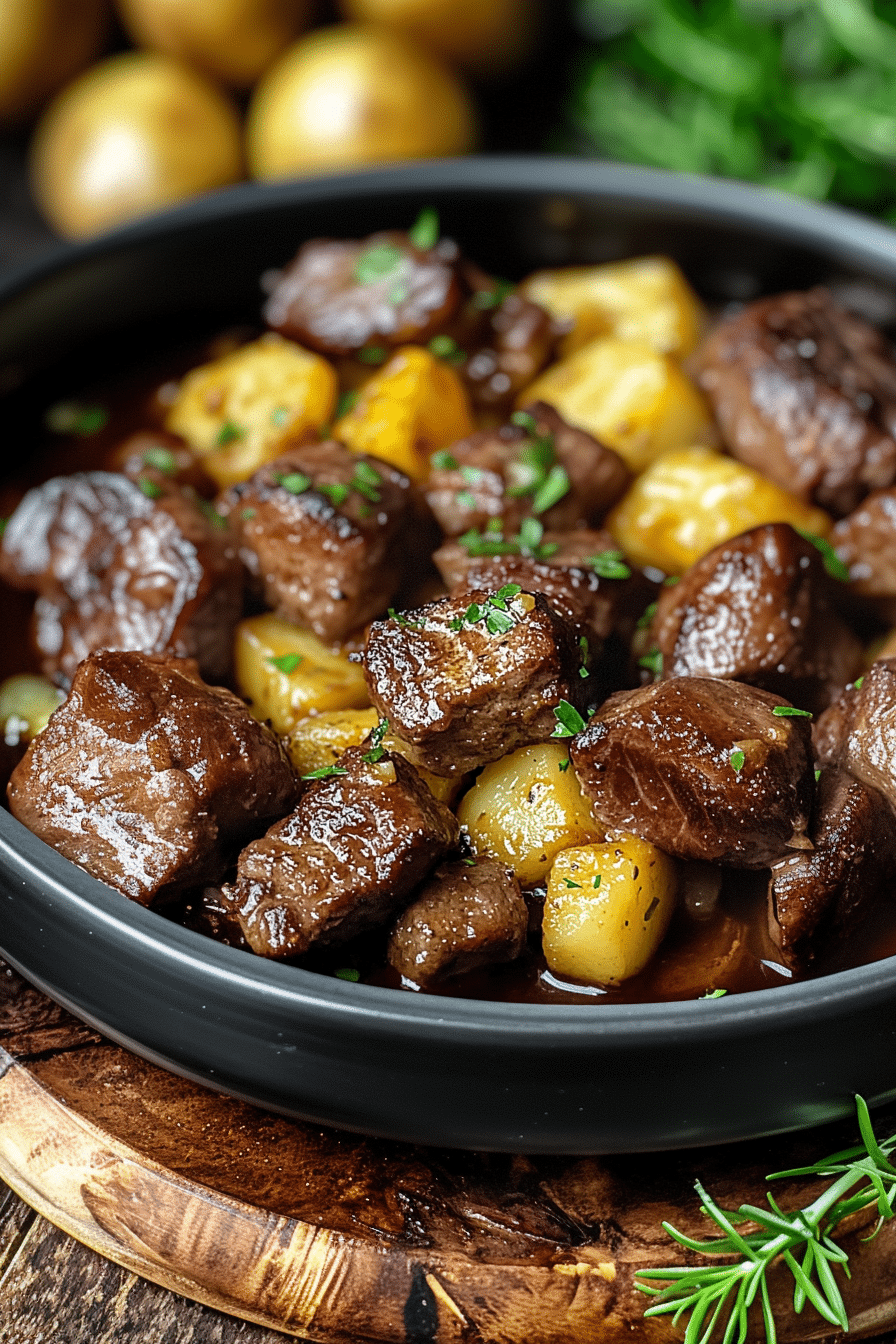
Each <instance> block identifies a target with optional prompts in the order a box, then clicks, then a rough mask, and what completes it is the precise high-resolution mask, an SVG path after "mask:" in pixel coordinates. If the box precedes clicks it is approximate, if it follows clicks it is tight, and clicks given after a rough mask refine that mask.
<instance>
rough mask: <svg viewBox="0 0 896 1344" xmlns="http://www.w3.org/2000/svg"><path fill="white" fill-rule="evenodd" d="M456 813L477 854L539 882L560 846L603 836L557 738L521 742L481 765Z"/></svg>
mask: <svg viewBox="0 0 896 1344" xmlns="http://www.w3.org/2000/svg"><path fill="white" fill-rule="evenodd" d="M457 818H458V821H459V822H460V824H461V826H463V827H464V828H465V829H466V830H467V831H468V833H469V836H470V840H471V841H472V844H473V848H474V849H475V850H476V852H477V854H490V855H491V856H492V858H495V859H498V860H499V861H500V862H501V863H504V864H506V865H507V867H508V868H512V869H513V871H514V872H515V873H516V876H517V878H518V879H519V881H520V882H522V883H523V884H527V883H528V884H531V883H535V882H540V881H542V880H543V878H544V877H545V876H546V875H547V872H548V870H549V868H550V866H551V864H552V863H553V861H554V859H555V858H556V856H557V855H558V854H559V853H560V851H561V850H563V849H568V848H569V846H570V845H577V844H583V843H584V842H585V841H587V840H597V839H602V838H603V835H604V832H603V831H602V829H601V827H600V825H599V824H598V822H597V821H596V819H595V817H594V815H593V814H592V811H591V806H590V804H589V802H588V800H587V799H586V798H585V797H584V795H583V794H582V790H581V789H580V787H579V781H578V779H577V778H576V775H575V771H574V770H573V769H572V767H571V766H570V764H569V753H568V750H567V748H566V746H564V745H563V744H562V743H560V742H541V743H539V744H538V745H537V746H534V747H522V748H521V749H520V750H519V751H514V752H512V753H511V754H510V755H509V756H504V757H502V759H501V760H500V761H494V762H493V763H492V764H491V765H487V766H486V767H485V769H484V770H483V771H482V773H481V775H480V776H479V778H478V779H477V780H476V783H475V784H474V785H473V787H472V788H471V789H470V791H469V793H467V794H466V795H465V796H464V797H463V799H462V800H461V804H460V807H459V808H458V810H457Z"/></svg>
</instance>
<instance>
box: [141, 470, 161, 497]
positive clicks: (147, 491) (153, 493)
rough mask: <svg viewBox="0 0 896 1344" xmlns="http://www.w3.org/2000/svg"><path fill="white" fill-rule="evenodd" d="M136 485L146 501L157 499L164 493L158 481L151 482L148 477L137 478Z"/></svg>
mask: <svg viewBox="0 0 896 1344" xmlns="http://www.w3.org/2000/svg"><path fill="white" fill-rule="evenodd" d="M137 484H138V485H139V487H140V489H141V490H142V491H143V493H144V495H145V496H146V498H147V499H158V498H159V496H160V495H161V494H163V493H164V492H163V490H162V487H161V486H160V485H159V483H158V481H154V480H152V479H151V478H150V477H149V476H138V477H137Z"/></svg>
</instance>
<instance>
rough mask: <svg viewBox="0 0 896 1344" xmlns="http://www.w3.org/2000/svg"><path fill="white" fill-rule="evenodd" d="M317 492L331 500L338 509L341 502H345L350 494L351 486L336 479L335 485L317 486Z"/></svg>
mask: <svg viewBox="0 0 896 1344" xmlns="http://www.w3.org/2000/svg"><path fill="white" fill-rule="evenodd" d="M315 489H316V490H317V493H318V494H319V495H323V496H324V497H325V498H326V499H328V500H329V501H330V503H331V504H332V505H333V507H334V508H336V509H338V508H339V505H340V504H344V503H345V501H346V500H347V499H348V496H349V487H348V486H347V485H344V484H343V483H342V481H336V482H335V483H334V484H333V485H317V486H315Z"/></svg>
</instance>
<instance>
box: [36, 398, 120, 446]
mask: <svg viewBox="0 0 896 1344" xmlns="http://www.w3.org/2000/svg"><path fill="white" fill-rule="evenodd" d="M108 421H109V412H108V411H107V410H106V408H105V407H104V406H82V405H81V403H80V402H77V401H60V402H58V403H57V404H56V405H55V406H51V407H50V409H49V410H48V411H47V413H46V415H45V416H44V424H45V425H46V427H47V429H49V430H52V432H53V433H54V434H77V435H79V436H80V437H81V438H87V437H89V435H91V434H98V433H99V431H100V430H101V429H103V428H104V427H105V426H106V425H107V424H108Z"/></svg>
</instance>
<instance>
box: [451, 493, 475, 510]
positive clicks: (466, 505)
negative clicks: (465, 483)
mask: <svg viewBox="0 0 896 1344" xmlns="http://www.w3.org/2000/svg"><path fill="white" fill-rule="evenodd" d="M454 500H455V503H457V504H459V505H460V506H461V508H462V509H475V507H476V501H475V499H474V498H473V496H472V495H471V494H470V492H469V490H458V491H457V494H456V495H455V496H454Z"/></svg>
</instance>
